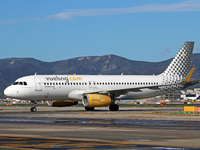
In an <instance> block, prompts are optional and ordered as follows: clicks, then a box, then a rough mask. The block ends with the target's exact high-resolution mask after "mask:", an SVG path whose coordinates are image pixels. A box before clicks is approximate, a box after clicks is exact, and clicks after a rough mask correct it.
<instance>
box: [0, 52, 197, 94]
mask: <svg viewBox="0 0 200 150" xmlns="http://www.w3.org/2000/svg"><path fill="white" fill-rule="evenodd" d="M171 60H172V59H169V60H166V61H162V62H144V61H133V60H129V59H126V58H123V57H120V56H116V55H105V56H88V57H78V58H73V59H67V60H62V61H56V62H43V61H40V60H36V59H34V58H8V59H0V83H1V84H0V91H3V90H4V89H5V87H7V86H8V85H9V84H11V83H12V82H14V81H15V80H16V79H17V78H19V77H22V76H26V75H33V74H35V73H36V72H37V74H74V73H76V74H91V75H96V74H107V75H109V74H115V75H119V74H121V73H124V74H125V75H141V74H145V75H151V74H160V73H162V72H163V71H164V70H165V69H166V67H167V66H168V65H169V63H170V61H171ZM192 60H193V62H192V67H193V66H195V67H196V70H195V72H194V74H193V78H197V77H198V76H199V74H200V54H193V58H192Z"/></svg>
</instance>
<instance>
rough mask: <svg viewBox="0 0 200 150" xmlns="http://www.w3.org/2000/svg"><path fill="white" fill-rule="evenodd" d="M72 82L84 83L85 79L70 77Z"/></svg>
mask: <svg viewBox="0 0 200 150" xmlns="http://www.w3.org/2000/svg"><path fill="white" fill-rule="evenodd" d="M69 80H70V81H82V80H83V79H82V78H81V77H69Z"/></svg>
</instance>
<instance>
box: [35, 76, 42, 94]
mask: <svg viewBox="0 0 200 150" xmlns="http://www.w3.org/2000/svg"><path fill="white" fill-rule="evenodd" d="M35 91H42V83H41V79H40V78H35Z"/></svg>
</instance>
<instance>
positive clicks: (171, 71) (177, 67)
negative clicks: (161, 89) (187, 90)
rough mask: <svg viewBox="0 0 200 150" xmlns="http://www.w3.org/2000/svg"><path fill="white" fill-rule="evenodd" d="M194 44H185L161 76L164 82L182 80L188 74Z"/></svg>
mask: <svg viewBox="0 0 200 150" xmlns="http://www.w3.org/2000/svg"><path fill="white" fill-rule="evenodd" d="M193 47H194V42H185V43H184V44H183V46H182V47H181V49H180V50H179V52H178V53H177V55H176V56H175V57H174V59H173V60H172V62H171V63H170V65H169V66H168V67H167V69H166V70H165V71H164V72H163V73H162V74H161V75H162V76H163V77H164V82H165V83H166V82H167V83H169V82H170V83H171V82H175V81H177V80H183V79H185V77H186V76H187V75H188V73H189V69H190V65H191V59H192V51H193Z"/></svg>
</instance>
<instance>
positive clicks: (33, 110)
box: [30, 101, 37, 112]
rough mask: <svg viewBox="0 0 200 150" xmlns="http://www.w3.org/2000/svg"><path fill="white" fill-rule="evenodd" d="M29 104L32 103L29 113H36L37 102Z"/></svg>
mask: <svg viewBox="0 0 200 150" xmlns="http://www.w3.org/2000/svg"><path fill="white" fill-rule="evenodd" d="M31 103H33V106H32V107H31V108H30V111H31V112H36V111H37V108H36V104H37V101H31Z"/></svg>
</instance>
